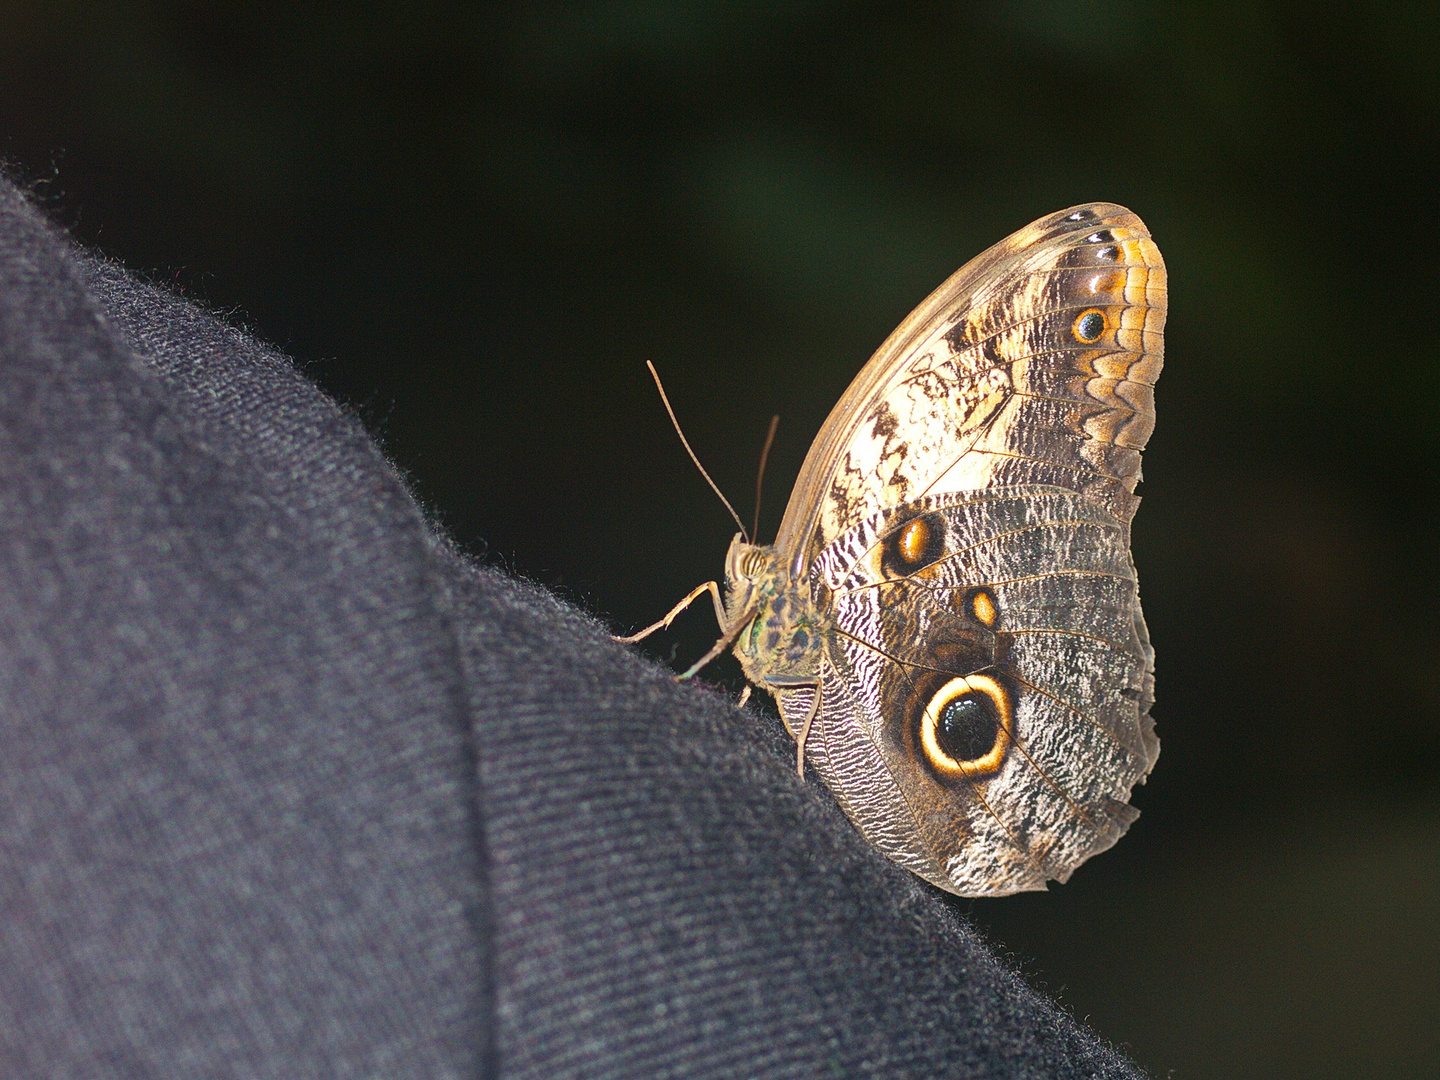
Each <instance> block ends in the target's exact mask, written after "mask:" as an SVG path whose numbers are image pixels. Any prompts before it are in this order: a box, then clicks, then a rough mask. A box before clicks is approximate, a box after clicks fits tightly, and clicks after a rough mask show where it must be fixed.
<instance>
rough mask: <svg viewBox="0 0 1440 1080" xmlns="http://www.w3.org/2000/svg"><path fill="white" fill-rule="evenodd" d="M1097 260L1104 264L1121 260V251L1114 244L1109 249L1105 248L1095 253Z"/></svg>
mask: <svg viewBox="0 0 1440 1080" xmlns="http://www.w3.org/2000/svg"><path fill="white" fill-rule="evenodd" d="M1095 258H1097V259H1099V260H1101V261H1102V262H1114V261H1115V260H1116V259H1118V258H1120V249H1119V248H1118V247H1116V246H1115V245H1114V244H1111V245H1110V246H1109V247H1103V248H1101V249H1100V250H1099V251H1097V252H1095Z"/></svg>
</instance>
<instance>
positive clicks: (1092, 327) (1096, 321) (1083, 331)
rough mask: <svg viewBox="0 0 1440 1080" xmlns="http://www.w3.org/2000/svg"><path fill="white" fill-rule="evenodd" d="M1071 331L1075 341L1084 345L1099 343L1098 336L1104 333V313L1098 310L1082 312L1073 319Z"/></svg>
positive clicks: (1091, 309)
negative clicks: (1073, 323)
mask: <svg viewBox="0 0 1440 1080" xmlns="http://www.w3.org/2000/svg"><path fill="white" fill-rule="evenodd" d="M1071 331H1072V332H1073V333H1074V335H1075V340H1076V341H1079V342H1081V343H1083V344H1085V345H1089V344H1091V343H1092V342H1096V341H1099V340H1100V335H1101V334H1103V333H1105V313H1104V312H1103V311H1101V310H1100V309H1099V308H1090V309H1089V310H1088V311H1082V312H1081V313H1080V314H1079V315H1077V316H1076V317H1075V325H1074V326H1073V327H1072V328H1071Z"/></svg>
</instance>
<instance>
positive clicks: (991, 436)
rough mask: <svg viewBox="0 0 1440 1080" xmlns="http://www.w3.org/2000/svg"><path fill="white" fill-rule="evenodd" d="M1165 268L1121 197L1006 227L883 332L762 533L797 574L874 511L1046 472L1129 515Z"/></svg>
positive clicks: (1154, 371) (1157, 361) (1037, 480)
mask: <svg viewBox="0 0 1440 1080" xmlns="http://www.w3.org/2000/svg"><path fill="white" fill-rule="evenodd" d="M1165 304H1166V290H1165V267H1164V262H1163V260H1162V259H1161V257H1160V252H1159V249H1158V248H1156V246H1155V244H1154V242H1153V241H1152V240H1151V239H1150V234H1149V232H1148V230H1147V229H1146V228H1145V225H1144V223H1143V222H1142V221H1141V220H1140V218H1139V217H1137V216H1136V215H1135V214H1132V213H1131V212H1130V211H1128V210H1126V209H1125V208H1124V207H1120V206H1116V205H1113V204H1110V203H1091V204H1087V205H1084V206H1078V207H1073V208H1071V209H1069V210H1063V211H1061V212H1059V213H1057V214H1052V215H1050V216H1048V217H1045V218H1041V219H1040V220H1039V221H1036V222H1034V223H1033V224H1031V225H1029V226H1027V227H1026V228H1024V229H1021V230H1020V231H1019V232H1017V233H1015V234H1013V235H1012V236H1010V237H1007V238H1006V239H1005V240H1002V241H1001V242H1000V243H998V244H996V245H995V246H994V247H992V248H991V249H990V250H988V251H986V252H984V253H983V254H981V255H980V256H978V257H977V258H976V259H974V260H972V261H971V262H969V263H967V264H966V265H965V266H964V267H962V268H961V269H960V270H958V271H957V272H956V273H955V274H954V275H952V276H951V277H950V278H949V280H947V281H946V282H945V283H944V284H943V285H941V286H940V288H938V289H936V290H935V292H934V293H932V294H931V295H930V297H929V298H927V299H926V300H925V302H924V303H922V304H921V305H920V307H918V308H917V309H916V310H915V311H914V312H913V313H912V314H911V315H910V317H909V318H907V319H906V320H905V322H904V323H902V324H901V326H900V327H899V328H898V329H897V330H896V331H895V332H894V333H893V334H892V335H891V336H890V337H889V338H888V339H887V340H886V342H885V343H884V344H883V345H882V346H881V347H880V349H879V350H878V351H877V352H876V354H875V356H874V357H872V358H871V360H870V362H869V363H868V364H867V365H866V366H865V368H864V369H863V370H862V371H861V372H860V374H859V375H858V376H857V377H856V379H855V381H854V382H853V383H852V384H851V386H850V388H849V390H847V391H846V393H845V395H844V397H842V398H841V400H840V402H839V404H837V405H836V407H835V409H834V411H833V412H832V413H831V415H830V418H829V419H828V420H827V421H826V423H825V426H824V427H823V428H822V429H821V432H820V435H819V436H818V437H817V438H816V440H815V443H814V445H813V446H812V447H811V449H810V453H809V456H808V457H807V458H806V460H805V465H804V467H803V468H802V470H801V474H800V479H799V481H798V482H797V484H796V486H795V490H794V493H793V494H792V495H791V498H790V505H789V506H788V507H787V509H786V512H785V519H784V521H783V523H782V525H781V528H780V535H779V538H778V540H777V546H778V548H779V549H780V551H781V552H783V553H784V554H785V555H786V557H787V559H789V560H790V562H791V566H792V571H793V572H794V573H795V574H796V575H797V576H801V575H802V574H803V572H804V570H805V569H806V568H807V567H808V566H809V565H810V564H811V562H812V561H813V560H814V558H815V557H816V556H818V555H819V553H820V552H821V551H822V550H824V549H825V548H826V547H828V546H829V544H830V543H831V542H832V541H833V540H834V539H835V538H836V537H838V536H840V535H841V534H843V533H845V532H846V531H847V530H849V529H852V528H854V527H855V526H856V525H858V524H859V523H860V522H862V521H864V520H866V519H867V518H869V517H870V516H871V515H872V514H874V513H875V512H876V511H879V510H882V509H884V508H886V507H892V506H898V505H901V504H903V503H907V502H910V501H913V500H915V499H917V498H921V497H923V496H927V495H938V494H943V493H946V492H952V491H964V490H978V489H984V488H991V487H998V486H1007V485H1016V484H1047V485H1054V486H1058V487H1063V488H1067V489H1069V490H1072V491H1078V492H1083V493H1086V494H1088V495H1090V496H1091V497H1092V498H1094V499H1096V500H1097V501H1098V502H1099V503H1100V504H1101V505H1102V506H1104V507H1105V508H1106V509H1107V510H1108V511H1109V512H1110V513H1111V514H1113V515H1114V516H1115V517H1116V518H1117V519H1118V520H1120V521H1121V522H1128V521H1129V520H1130V518H1131V516H1132V515H1133V514H1134V510H1135V505H1136V499H1135V496H1134V490H1135V484H1136V482H1137V481H1138V480H1139V479H1140V450H1141V449H1142V448H1143V447H1144V445H1145V442H1146V440H1147V439H1148V438H1149V436H1150V431H1151V428H1152V427H1153V424H1154V399H1153V386H1154V382H1155V379H1156V376H1158V375H1159V372H1160V366H1161V358H1162V329H1163V325H1164V320H1165Z"/></svg>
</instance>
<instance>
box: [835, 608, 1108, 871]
mask: <svg viewBox="0 0 1440 1080" xmlns="http://www.w3.org/2000/svg"><path fill="white" fill-rule="evenodd" d="M926 591H928V590H926ZM931 602H932V603H934V604H935V606H936V608H937V610H939V612H940V614H941V615H942V616H944V617H949V618H955V615H954V613H953V612H950V611H948V610H947V609H946V608H945V607H944V606H942V605H940V604H939V603H938V602H936V601H933V600H932V601H931ZM840 633H841V634H842V635H844V636H845V637H848V638H849V639H850V640H851V641H853V642H855V643H856V644H857V645H861V646H863V647H865V648H867V649H871V650H873V651H874V652H876V653H878V654H879V655H881V656H883V657H885V658H886V659H887V660H890V661H891V662H892V663H894V664H895V665H896V666H897V669H898V670H900V671H901V672H904V671H905V669H906V668H910V667H913V668H919V669H921V670H927V671H938V672H940V673H942V674H946V675H971V674H974V672H971V671H956V670H953V669H948V668H938V669H937V668H930V667H926V666H925V665H923V664H918V663H916V662H915V661H913V660H905V659H903V658H901V657H899V656H893V655H891V654H890V653H887V652H886V651H885V650H884V649H882V648H881V647H880V646H878V645H876V644H875V643H874V642H872V641H866V640H865V639H864V638H861V637H857V636H856V635H854V634H851V633H847V632H846V631H843V630H842V631H840ZM1006 674H1009V675H1010V676H1011V677H1012V678H1015V679H1017V681H1020V682H1024V680H1022V679H1019V677H1018V676H1015V675H1014V674H1013V673H1010V672H1007V673H1006ZM906 681H907V682H909V683H910V686H911V690H912V692H913V691H914V690H915V684H914V681H913V680H911V679H910V678H909V676H908V674H907V675H906ZM1025 685H1026V686H1030V684H1029V683H1025ZM1030 688H1031V689H1034V690H1037V691H1038V692H1041V693H1044V691H1040V690H1039V688H1038V687H1030ZM1046 696H1053V695H1046ZM1055 700H1056V702H1057V704H1060V705H1064V706H1066V707H1067V708H1070V709H1071V710H1072V711H1073V712H1075V713H1076V715H1078V716H1081V717H1083V718H1085V719H1089V717H1085V715H1084V713H1082V712H1080V710H1079V709H1077V708H1075V706H1074V705H1072V704H1071V703H1069V702H1065V701H1060V700H1059V699H1055ZM1091 722H1092V723H1094V721H1093V720H1092V721H1091ZM1096 726H1097V727H1099V725H1098V724H1097V725H1096ZM1100 730H1101V731H1104V730H1105V729H1104V728H1103V727H1101V728H1100ZM1106 734H1110V733H1109V732H1106ZM1112 737H1113V736H1112ZM1010 744H1011V745H1012V746H1014V747H1015V749H1016V750H1018V751H1020V753H1021V754H1022V755H1023V756H1024V757H1025V760H1026V763H1027V764H1029V765H1030V767H1031V768H1033V769H1034V770H1035V772H1036V773H1037V774H1038V775H1039V776H1040V779H1041V780H1043V781H1044V782H1045V783H1046V784H1047V785H1049V786H1050V788H1051V789H1052V790H1054V792H1055V794H1057V795H1059V796H1060V797H1061V798H1062V799H1064V800H1065V803H1066V805H1068V806H1069V807H1070V811H1071V813H1072V814H1074V815H1076V816H1077V817H1080V818H1082V819H1084V820H1085V821H1087V822H1088V821H1089V820H1090V815H1089V814H1087V813H1086V812H1085V810H1084V808H1083V807H1081V806H1080V805H1079V804H1077V803H1076V802H1075V800H1074V799H1073V798H1071V796H1070V793H1069V792H1067V791H1066V790H1065V789H1064V788H1062V787H1061V786H1060V785H1059V784H1057V783H1056V782H1055V780H1054V779H1053V778H1052V777H1051V776H1050V774H1049V773H1048V772H1046V771H1045V769H1044V768H1043V767H1042V766H1041V765H1040V763H1039V762H1038V761H1036V760H1035V759H1034V757H1032V756H1031V754H1030V752H1029V751H1028V750H1027V749H1026V748H1025V740H1024V739H1023V738H1022V737H1021V733H1020V732H1019V731H1016V732H1014V734H1013V735H1011V736H1010ZM1122 749H1123V747H1122ZM967 784H968V786H969V787H970V789H971V790H972V791H973V792H974V794H975V796H976V798H978V799H979V800H980V801H981V803H982V804H983V805H984V806H985V809H986V811H987V812H989V813H990V814H991V815H992V816H996V820H997V821H999V823H1000V825H1001V827H1002V828H1005V831H1006V833H1007V834H1009V835H1010V837H1011V841H1012V843H1014V844H1015V846H1016V847H1017V848H1020V849H1021V850H1022V851H1023V850H1028V849H1026V848H1025V847H1024V845H1022V844H1020V843H1019V841H1017V840H1015V839H1014V834H1013V833H1011V832H1010V829H1009V828H1008V827H1006V825H1005V822H1004V820H1003V819H1001V818H999V817H998V815H995V812H994V810H992V809H991V808H990V805H989V804H988V803H985V801H984V796H983V795H982V794H981V793H980V790H979V787H978V785H977V784H976V783H975V782H974V781H970V780H967ZM1042 863H1043V859H1042V860H1040V861H1037V863H1036V866H1037V868H1038V869H1041V870H1043V869H1044V866H1043V865H1042Z"/></svg>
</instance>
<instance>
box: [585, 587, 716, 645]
mask: <svg viewBox="0 0 1440 1080" xmlns="http://www.w3.org/2000/svg"><path fill="white" fill-rule="evenodd" d="M707 590H708V591H709V593H710V599H711V600H712V601H714V603H715V618H716V619H717V620H718V621H719V623H720V625H721V626H722V627H723V626H724V625H725V603H724V601H722V600H721V599H720V586H719V585H717V584H716V583H715V582H713V581H707V582H705V584H704V585H697V586H695V588H693V589H691V590H690V592H689V594H688V595H687V596H686V597H685V599H684V600H681V601H680V602H679V603H678V604H676V605H675V606H674V607H673V608H671V609H670V610H669V612H668V613H667V614H666V615H665V617H664V618H663V619H661V620H660V621H659V622H653V623H651V624H650V625H649V626H647V627H646V628H645V629H644V630H641V631H640V632H639V633H638V634H630V635H628V636H625V637H621V636H620V635H619V634H612V635H611V638H612V639H613V640H615V641H618V642H620V644H622V645H633V644H635V642H637V641H641V640H643V639H644V638H647V637H649V636H650V635H651V634H653V633H655V631H656V630H664V629H665V628H666V627H668V626H669V625H670V624H671V623H672V622H674V621H675V619H676V618H677V617H678V616H679V614H680V613H681V612H682V611H684V610H685V609H686V608H688V607H689V606H690V605H691V604H692V603H694V602H695V599H696V598H697V597H698V596H699V595H700V594H701V593H703V592H705V591H707Z"/></svg>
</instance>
